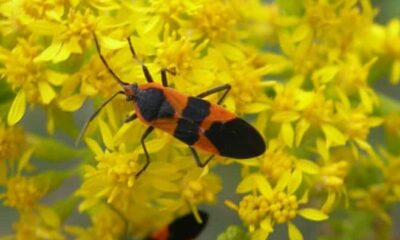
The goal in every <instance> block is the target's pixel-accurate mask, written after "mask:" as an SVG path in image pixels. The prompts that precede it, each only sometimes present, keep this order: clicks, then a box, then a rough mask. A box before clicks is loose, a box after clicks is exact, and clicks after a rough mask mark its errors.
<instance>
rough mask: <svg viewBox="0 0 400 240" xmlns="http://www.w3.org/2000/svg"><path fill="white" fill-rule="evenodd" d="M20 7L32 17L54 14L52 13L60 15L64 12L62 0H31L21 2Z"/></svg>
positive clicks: (38, 17)
mask: <svg viewBox="0 0 400 240" xmlns="http://www.w3.org/2000/svg"><path fill="white" fill-rule="evenodd" d="M22 8H23V9H24V10H25V12H26V13H27V14H28V15H29V16H30V17H32V18H36V19H40V18H44V17H48V16H52V15H53V16H54V13H57V15H59V16H61V15H62V14H63V13H64V6H63V1H62V0H50V1H42V0H32V1H26V0H24V1H23V2H22Z"/></svg>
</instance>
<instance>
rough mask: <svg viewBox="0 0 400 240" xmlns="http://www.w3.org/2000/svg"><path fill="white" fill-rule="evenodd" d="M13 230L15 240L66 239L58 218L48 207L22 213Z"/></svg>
mask: <svg viewBox="0 0 400 240" xmlns="http://www.w3.org/2000/svg"><path fill="white" fill-rule="evenodd" d="M13 228H14V229H15V232H16V233H15V239H32V240H41V239H54V240H64V239H67V238H66V237H65V236H64V235H63V234H62V231H61V220H60V217H59V216H58V215H57V213H55V212H54V210H52V209H51V208H48V207H42V206H41V207H39V208H37V209H35V211H24V212H22V213H21V215H20V219H19V221H18V222H16V223H15V224H14V225H13ZM12 239H14V238H12Z"/></svg>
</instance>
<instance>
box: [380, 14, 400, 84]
mask: <svg viewBox="0 0 400 240" xmlns="http://www.w3.org/2000/svg"><path fill="white" fill-rule="evenodd" d="M383 45H384V46H383V49H384V51H385V54H386V55H388V56H389V57H390V58H392V59H393V63H392V66H391V71H390V82H391V83H393V84H397V83H399V81H400V47H399V45H400V20H399V19H393V20H391V21H390V22H389V23H388V25H387V26H386V29H385V33H384V41H383Z"/></svg>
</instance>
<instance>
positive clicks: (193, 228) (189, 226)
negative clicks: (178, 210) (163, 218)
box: [146, 210, 208, 240]
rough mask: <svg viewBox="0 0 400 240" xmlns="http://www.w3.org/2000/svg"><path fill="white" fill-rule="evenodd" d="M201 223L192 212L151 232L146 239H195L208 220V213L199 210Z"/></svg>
mask: <svg viewBox="0 0 400 240" xmlns="http://www.w3.org/2000/svg"><path fill="white" fill-rule="evenodd" d="M199 215H200V218H201V220H202V222H201V223H199V222H197V220H196V218H195V217H194V215H193V214H192V213H189V214H187V215H184V216H182V217H180V218H178V219H176V220H175V221H173V222H172V223H171V224H169V225H168V226H166V227H165V228H162V229H161V230H159V231H157V232H155V233H153V234H152V235H151V236H150V237H148V238H147V239H146V240H190V239H195V238H196V237H197V236H198V235H199V234H200V233H201V232H202V231H203V229H204V227H205V226H206V224H207V222H208V214H207V213H206V212H204V211H201V210H200V211H199Z"/></svg>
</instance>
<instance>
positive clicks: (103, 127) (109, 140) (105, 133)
mask: <svg viewBox="0 0 400 240" xmlns="http://www.w3.org/2000/svg"><path fill="white" fill-rule="evenodd" d="M99 127H100V133H101V137H102V139H103V142H104V144H105V145H106V147H107V148H108V149H111V150H113V149H114V145H113V137H112V133H111V129H110V128H109V127H108V125H107V124H106V123H105V122H104V121H103V120H101V119H100V120H99Z"/></svg>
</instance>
